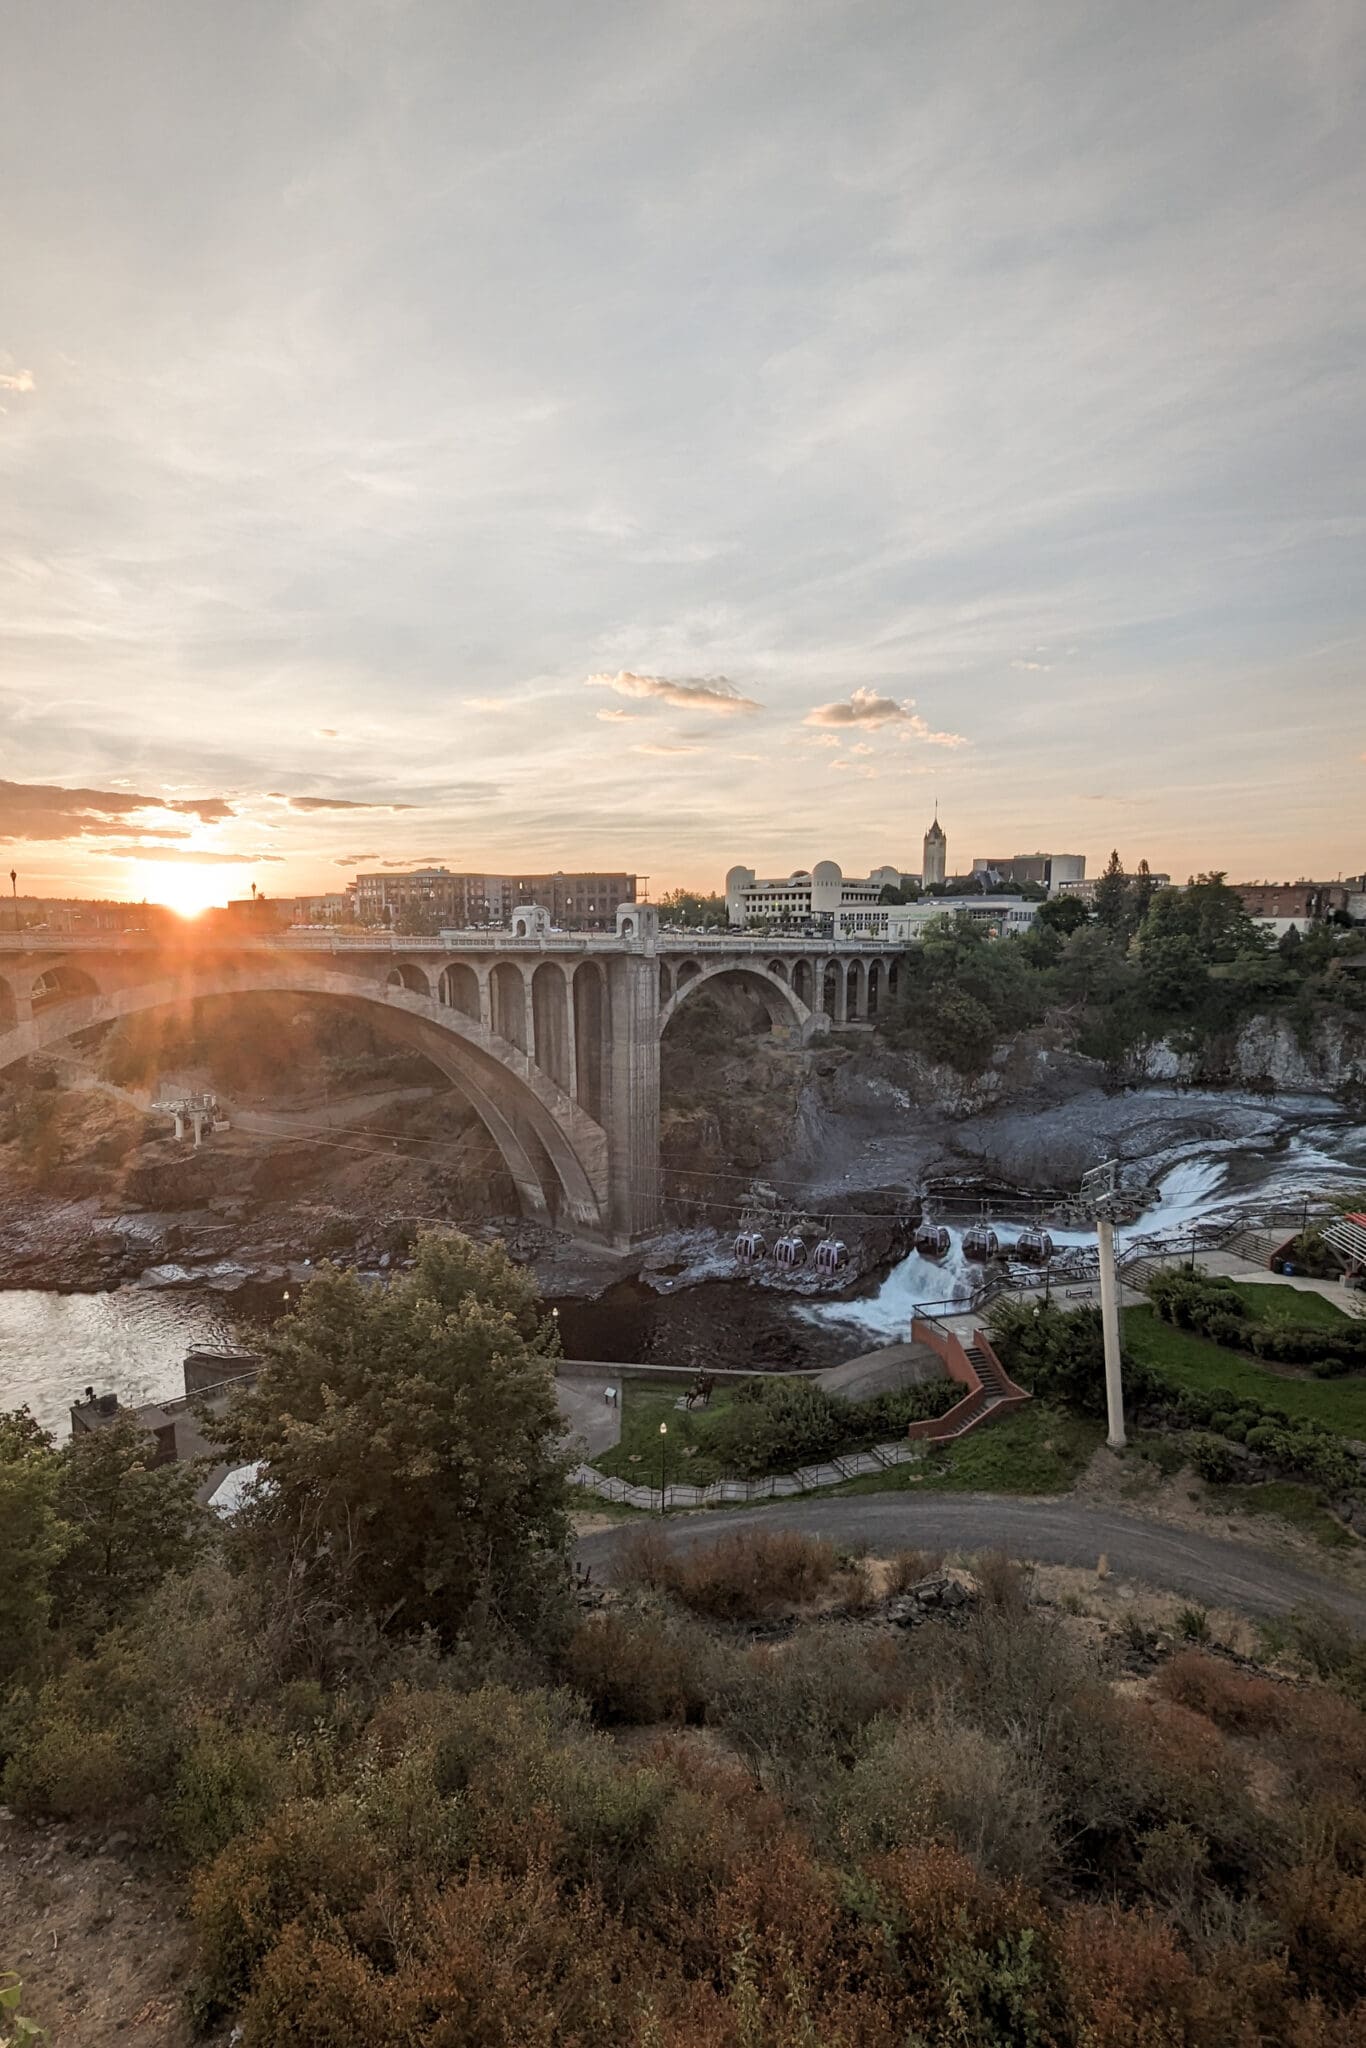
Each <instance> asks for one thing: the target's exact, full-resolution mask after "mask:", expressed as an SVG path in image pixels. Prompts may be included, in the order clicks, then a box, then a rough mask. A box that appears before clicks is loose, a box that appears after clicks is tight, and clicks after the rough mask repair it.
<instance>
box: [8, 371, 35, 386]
mask: <svg viewBox="0 0 1366 2048" xmlns="http://www.w3.org/2000/svg"><path fill="white" fill-rule="evenodd" d="M36 389H37V386H36V385H35V383H34V381H33V372H32V370H13V371H6V370H0V391H34V390H36Z"/></svg>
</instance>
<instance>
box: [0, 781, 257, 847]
mask: <svg viewBox="0 0 1366 2048" xmlns="http://www.w3.org/2000/svg"><path fill="white" fill-rule="evenodd" d="M140 811H174V812H175V813H176V814H177V815H178V816H180V817H186V818H198V819H199V820H200V821H201V823H203V824H215V823H217V822H218V821H219V820H220V819H223V818H231V817H232V816H234V812H233V807H232V805H231V804H230V803H229V802H228V800H227V798H226V797H221V796H202V797H175V798H171V797H160V796H144V795H142V794H140V793H139V792H138V791H137V790H130V789H63V788H61V787H60V786H59V785H58V784H56V783H51V782H4V781H0V839H6V840H11V839H99V838H110V837H112V838H130V837H133V836H138V835H141V834H142V833H144V832H145V831H146V830H147V829H148V828H147V826H146V825H145V824H143V825H133V824H129V823H127V822H125V821H126V820H128V819H129V818H130V817H132V816H133V815H134V814H135V813H137V812H140Z"/></svg>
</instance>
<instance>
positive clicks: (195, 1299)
mask: <svg viewBox="0 0 1366 2048" xmlns="http://www.w3.org/2000/svg"><path fill="white" fill-rule="evenodd" d="M233 1341H234V1335H233V1327H232V1323H231V1322H230V1320H229V1318H228V1316H227V1315H226V1314H225V1312H224V1303H223V1298H222V1296H221V1295H217V1296H209V1295H204V1296H196V1295H189V1294H174V1295H172V1294H168V1293H165V1292H162V1291H158V1290H157V1289H154V1288H144V1287H119V1288H116V1289H115V1290H114V1291H113V1292H112V1293H109V1294H47V1293H44V1292H42V1291H40V1290H38V1289H34V1288H17V1289H12V1290H4V1289H0V1407H3V1408H17V1407H19V1406H21V1405H22V1404H23V1403H25V1402H26V1403H27V1404H28V1406H29V1407H30V1408H31V1409H32V1411H33V1413H34V1415H36V1416H37V1418H38V1420H39V1422H41V1423H42V1424H43V1427H44V1428H45V1429H50V1430H54V1431H55V1432H56V1434H57V1435H58V1436H61V1437H65V1436H66V1435H67V1434H68V1432H69V1430H70V1420H69V1416H68V1410H69V1408H70V1406H71V1403H72V1401H74V1400H75V1399H76V1398H77V1396H78V1395H80V1394H81V1393H82V1392H83V1391H84V1389H85V1388H86V1387H88V1386H93V1387H94V1389H95V1391H96V1393H100V1394H107V1393H116V1394H117V1395H118V1397H119V1399H120V1401H124V1402H130V1403H137V1402H139V1401H151V1400H155V1399H156V1398H158V1397H159V1396H164V1395H167V1394H183V1393H184V1391H185V1380H184V1375H183V1372H182V1370H181V1366H182V1362H183V1360H184V1357H185V1353H186V1352H187V1351H189V1350H191V1349H193V1348H195V1347H196V1346H202V1347H203V1348H205V1349H207V1350H217V1349H222V1348H226V1347H230V1346H231V1345H232V1343H233Z"/></svg>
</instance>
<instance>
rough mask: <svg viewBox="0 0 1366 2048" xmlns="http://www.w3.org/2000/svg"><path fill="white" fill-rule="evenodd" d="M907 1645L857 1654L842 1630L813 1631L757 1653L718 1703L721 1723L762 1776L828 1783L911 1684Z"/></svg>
mask: <svg viewBox="0 0 1366 2048" xmlns="http://www.w3.org/2000/svg"><path fill="white" fill-rule="evenodd" d="M912 1682H913V1681H912V1674H911V1670H910V1667H909V1664H908V1661H907V1655H906V1651H905V1649H904V1647H903V1646H902V1645H901V1644H899V1643H896V1642H893V1641H891V1640H889V1639H887V1638H885V1637H884V1638H880V1639H878V1640H876V1641H874V1642H872V1643H870V1644H868V1645H867V1647H866V1649H865V1651H864V1654H863V1655H861V1656H859V1655H850V1653H849V1639H848V1636H847V1635H846V1634H845V1633H844V1632H843V1631H832V1630H831V1629H829V1628H819V1629H809V1630H806V1631H804V1632H803V1633H802V1634H801V1635H799V1636H795V1637H794V1638H793V1639H792V1641H791V1642H790V1643H784V1644H781V1645H778V1646H775V1647H774V1648H772V1649H768V1648H765V1649H758V1650H753V1651H751V1652H750V1654H749V1656H748V1657H747V1658H746V1659H745V1661H744V1662H743V1664H742V1665H741V1666H740V1667H739V1668H738V1670H737V1671H736V1672H735V1673H734V1674H733V1675H732V1677H731V1679H730V1680H729V1682H728V1683H727V1685H726V1686H725V1689H724V1691H723V1693H722V1695H721V1698H720V1700H719V1701H718V1713H719V1717H720V1719H721V1721H722V1724H723V1725H724V1727H725V1728H726V1730H727V1733H728V1734H729V1735H730V1738H731V1740H732V1741H733V1742H734V1744H735V1746H736V1748H737V1749H738V1750H739V1751H740V1753H741V1755H742V1756H744V1757H745V1758H746V1760H747V1761H748V1762H749V1764H750V1766H751V1768H752V1769H753V1770H754V1771H755V1773H756V1775H758V1776H760V1777H761V1778H765V1779H766V1778H767V1777H768V1776H769V1775H770V1774H776V1775H777V1776H778V1777H779V1778H780V1779H782V1778H787V1779H791V1778H794V1777H796V1778H801V1777H803V1776H805V1775H806V1774H808V1773H809V1774H810V1775H811V1777H812V1779H813V1781H816V1782H822V1781H823V1779H824V1777H825V1776H826V1775H827V1774H828V1773H829V1771H830V1769H831V1767H832V1766H833V1765H834V1764H836V1763H842V1764H848V1763H851V1762H852V1761H853V1760H854V1757H855V1756H856V1755H857V1753H858V1748H859V1738H860V1736H861V1734H862V1732H863V1730H864V1729H865V1728H866V1727H867V1726H868V1725H869V1723H870V1722H872V1721H874V1720H876V1718H877V1717H878V1715H879V1714H885V1713H888V1712H890V1711H892V1710H893V1709H894V1708H896V1707H899V1706H901V1705H903V1704H904V1702H905V1701H906V1699H907V1698H908V1697H909V1695H910V1692H911V1689H912Z"/></svg>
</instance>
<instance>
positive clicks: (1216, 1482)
mask: <svg viewBox="0 0 1366 2048" xmlns="http://www.w3.org/2000/svg"><path fill="white" fill-rule="evenodd" d="M1190 1455H1191V1463H1192V1465H1194V1467H1195V1469H1196V1471H1197V1472H1198V1473H1199V1474H1200V1477H1201V1478H1202V1479H1204V1480H1206V1481H1207V1482H1208V1483H1209V1485H1211V1486H1227V1485H1228V1484H1229V1482H1230V1481H1231V1480H1234V1479H1236V1478H1238V1476H1239V1475H1240V1473H1241V1472H1242V1469H1243V1468H1242V1465H1241V1463H1240V1462H1239V1460H1238V1459H1237V1458H1236V1457H1235V1456H1234V1454H1233V1452H1232V1451H1231V1450H1230V1449H1229V1447H1228V1445H1227V1444H1226V1443H1223V1442H1222V1441H1221V1440H1220V1438H1218V1437H1217V1436H1205V1435H1201V1436H1195V1437H1192V1438H1191V1447H1190Z"/></svg>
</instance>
